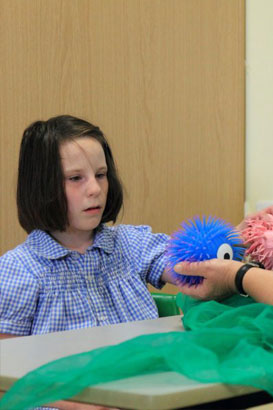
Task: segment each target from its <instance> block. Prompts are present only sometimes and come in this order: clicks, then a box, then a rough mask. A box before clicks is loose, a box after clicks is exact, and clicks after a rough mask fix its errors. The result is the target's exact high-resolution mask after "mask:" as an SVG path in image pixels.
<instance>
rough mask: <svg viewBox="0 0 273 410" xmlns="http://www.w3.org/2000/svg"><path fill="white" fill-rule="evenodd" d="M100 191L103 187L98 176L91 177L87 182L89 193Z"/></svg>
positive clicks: (89, 194)
mask: <svg viewBox="0 0 273 410" xmlns="http://www.w3.org/2000/svg"><path fill="white" fill-rule="evenodd" d="M100 191H101V187H100V184H99V183H98V181H97V180H96V178H90V179H89V181H88V184H87V195H88V196H92V195H98V194H99V193H100Z"/></svg>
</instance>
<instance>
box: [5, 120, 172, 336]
mask: <svg viewBox="0 0 273 410" xmlns="http://www.w3.org/2000/svg"><path fill="white" fill-rule="evenodd" d="M122 203H123V194H122V186H121V183H120V181H119V178H118V175H117V170H116V167H115V163H114V160H113V156H112V153H111V150H110V147H109V145H108V143H107V141H106V139H105V137H104V135H103V133H102V132H101V130H100V129H99V128H98V127H96V126H94V125H92V124H90V123H88V122H86V121H84V120H81V119H78V118H75V117H72V116H67V115H64V116H58V117H55V118H51V119H49V120H48V121H37V122H35V123H33V124H31V125H30V126H29V127H28V128H27V129H26V130H25V132H24V134H23V139H22V143H21V149H20V158H19V171H18V185H17V206H18V216H19V221H20V224H21V226H22V227H23V228H24V229H25V230H26V232H27V233H28V234H29V235H28V237H27V239H26V241H25V242H24V243H22V244H21V245H19V246H18V247H16V248H15V249H13V250H11V251H9V252H7V253H6V254H5V255H3V256H2V257H1V258H0V294H1V301H0V334H1V336H2V337H8V336H10V335H17V336H24V335H31V334H40V333H47V332H56V331H63V330H69V329H76V328H83V327H88V326H101V325H108V324H113V323H120V322H127V321H133V320H143V319H153V318H156V317H158V312H157V308H156V305H155V303H154V301H153V298H152V297H151V295H150V293H149V291H148V289H147V282H149V283H151V284H152V285H153V286H155V287H156V288H161V287H162V286H163V285H164V283H165V282H166V281H169V282H171V281H172V280H171V278H170V277H169V275H168V273H167V272H165V271H164V267H165V258H164V251H165V246H166V241H167V239H168V236H167V235H165V234H153V233H152V232H151V229H150V228H149V227H147V226H130V225H119V226H115V227H109V226H107V225H105V223H106V222H109V221H113V222H115V221H116V218H117V215H118V213H119V211H120V209H121V207H122Z"/></svg>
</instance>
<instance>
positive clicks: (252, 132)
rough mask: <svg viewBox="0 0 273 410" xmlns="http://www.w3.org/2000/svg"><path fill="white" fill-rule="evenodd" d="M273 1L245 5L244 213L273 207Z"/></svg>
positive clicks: (253, 2) (254, 1)
mask: <svg viewBox="0 0 273 410" xmlns="http://www.w3.org/2000/svg"><path fill="white" fill-rule="evenodd" d="M272 21H273V2H272V0H247V2H246V22H247V25H246V63H247V66H246V91H247V94H246V213H249V212H254V211H255V210H256V207H257V205H258V206H260V207H262V206H263V205H265V206H266V205H269V204H273V182H272V179H273V114H272V112H273V46H272V39H273V24H272Z"/></svg>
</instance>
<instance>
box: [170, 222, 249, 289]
mask: <svg viewBox="0 0 273 410" xmlns="http://www.w3.org/2000/svg"><path fill="white" fill-rule="evenodd" d="M244 252H245V247H244V246H243V240H242V239H241V238H240V236H239V232H238V231H236V229H235V227H233V226H232V225H231V224H229V223H227V222H225V221H224V220H222V219H220V218H215V217H212V216H208V217H205V216H203V217H202V218H200V217H195V218H193V219H189V220H188V221H186V222H183V223H182V224H181V228H180V229H178V230H177V231H176V232H174V233H173V234H172V235H171V237H170V240H169V242H168V245H167V250H166V256H167V261H168V262H167V268H168V269H169V271H170V272H171V273H172V275H173V277H174V278H175V279H176V282H179V283H181V284H182V285H188V286H197V285H199V284H200V283H202V281H203V278H202V277H200V276H188V275H180V274H177V273H176V272H175V271H174V266H175V265H176V264H177V263H179V262H183V261H188V262H198V261H200V262H201V261H204V260H208V259H214V258H219V259H235V260H241V259H242V257H243V255H244Z"/></svg>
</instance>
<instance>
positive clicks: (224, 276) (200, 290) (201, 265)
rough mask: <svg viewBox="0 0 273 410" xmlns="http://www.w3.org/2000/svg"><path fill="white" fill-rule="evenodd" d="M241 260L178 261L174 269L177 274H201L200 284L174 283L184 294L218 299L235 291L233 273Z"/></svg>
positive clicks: (239, 265) (197, 297) (240, 264)
mask: <svg viewBox="0 0 273 410" xmlns="http://www.w3.org/2000/svg"><path fill="white" fill-rule="evenodd" d="M241 266H242V263H241V262H237V261H233V260H226V259H210V260H207V261H203V262H191V263H190V262H180V263H178V264H177V265H176V266H175V267H174V270H175V271H176V272H177V273H178V274H179V273H180V274H183V275H190V276H202V277H204V280H203V282H202V284H199V285H197V286H195V285H194V286H189V285H187V284H186V285H181V283H180V282H179V280H178V281H177V283H176V285H177V286H178V287H179V289H180V291H181V292H182V293H184V294H185V295H188V296H192V297H194V298H196V299H202V300H220V299H224V298H226V297H229V296H231V295H233V294H235V293H236V288H235V275H236V272H237V271H238V269H239V268H240V267H241Z"/></svg>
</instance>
